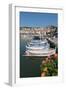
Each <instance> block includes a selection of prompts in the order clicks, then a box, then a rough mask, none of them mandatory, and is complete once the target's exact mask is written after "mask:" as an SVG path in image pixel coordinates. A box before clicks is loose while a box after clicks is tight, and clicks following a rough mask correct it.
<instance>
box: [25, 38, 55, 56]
mask: <svg viewBox="0 0 66 90" xmlns="http://www.w3.org/2000/svg"><path fill="white" fill-rule="evenodd" d="M25 53H26V55H27V56H49V55H53V54H55V49H51V48H50V45H49V43H48V41H47V39H43V40H42V39H41V38H40V37H38V36H34V37H33V39H32V40H31V42H29V43H28V44H27V45H26V51H25Z"/></svg>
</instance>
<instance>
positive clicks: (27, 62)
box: [20, 37, 44, 77]
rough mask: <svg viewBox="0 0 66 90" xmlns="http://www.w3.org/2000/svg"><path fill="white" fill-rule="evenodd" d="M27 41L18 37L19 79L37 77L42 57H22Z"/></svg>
mask: <svg viewBox="0 0 66 90" xmlns="http://www.w3.org/2000/svg"><path fill="white" fill-rule="evenodd" d="M28 41H29V40H28V39H23V38H21V37H20V77H39V76H40V64H41V62H42V60H43V59H44V57H38V56H23V55H24V54H25V50H26V48H25V45H26V44H27V42H28Z"/></svg>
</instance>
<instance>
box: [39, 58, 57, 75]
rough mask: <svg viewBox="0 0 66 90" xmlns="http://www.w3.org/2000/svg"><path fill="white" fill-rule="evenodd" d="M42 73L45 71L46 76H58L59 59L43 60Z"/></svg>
mask: <svg viewBox="0 0 66 90" xmlns="http://www.w3.org/2000/svg"><path fill="white" fill-rule="evenodd" d="M40 68H41V73H42V72H45V74H46V76H57V75H58V60H57V59H52V58H50V59H47V60H45V61H43V63H42V64H41V66H40Z"/></svg>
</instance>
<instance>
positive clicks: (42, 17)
mask: <svg viewBox="0 0 66 90" xmlns="http://www.w3.org/2000/svg"><path fill="white" fill-rule="evenodd" d="M57 24H58V14H56V13H35V12H20V27H25V26H26V27H47V26H50V25H53V26H58V25H57Z"/></svg>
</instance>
